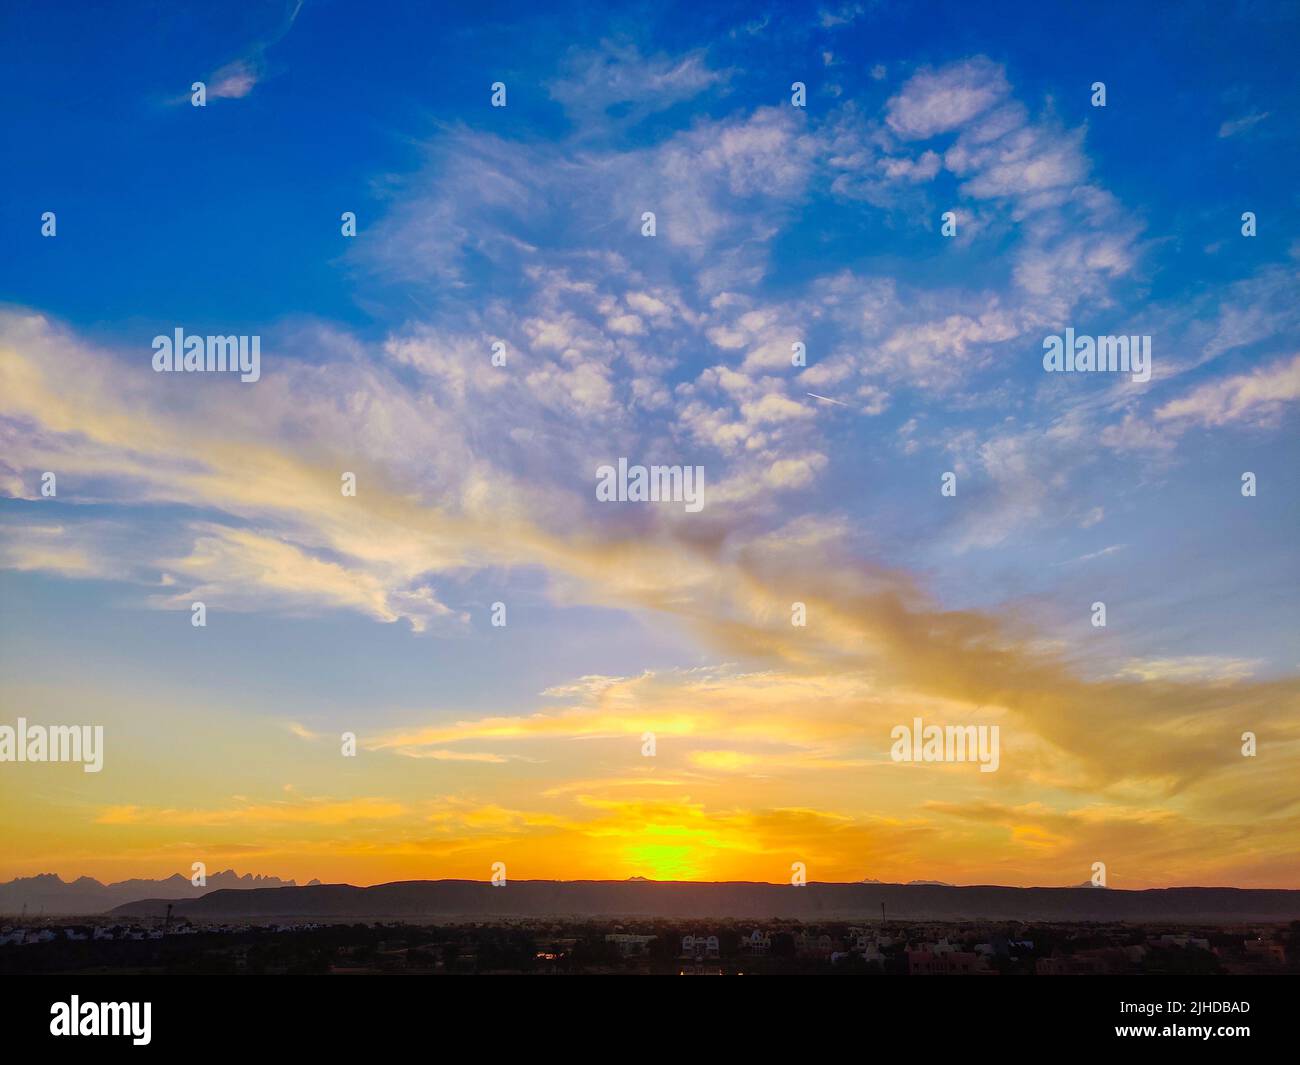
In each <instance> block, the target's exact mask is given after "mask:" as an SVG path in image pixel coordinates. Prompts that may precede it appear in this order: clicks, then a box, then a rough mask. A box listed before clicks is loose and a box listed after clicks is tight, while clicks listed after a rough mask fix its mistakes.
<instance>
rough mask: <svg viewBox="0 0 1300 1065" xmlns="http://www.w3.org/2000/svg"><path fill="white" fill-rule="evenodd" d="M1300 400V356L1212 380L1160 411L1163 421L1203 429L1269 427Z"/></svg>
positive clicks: (1159, 409) (1158, 414)
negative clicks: (1241, 424)
mask: <svg viewBox="0 0 1300 1065" xmlns="http://www.w3.org/2000/svg"><path fill="white" fill-rule="evenodd" d="M1297 399H1300V355H1294V356H1291V357H1290V358H1288V359H1279V360H1277V361H1275V362H1272V363H1270V364H1269V365H1267V366H1260V367H1257V368H1256V369H1254V370H1251V371H1250V372H1248V373H1242V374H1236V375H1234V376H1232V377H1228V378H1225V379H1223V380H1218V381H1210V382H1207V383H1206V384H1203V385H1201V386H1199V387H1197V388H1195V389H1193V390H1192V391H1190V392H1188V393H1186V394H1185V395H1183V396H1180V397H1179V398H1178V399H1174V400H1170V401H1169V402H1168V403H1165V404H1163V405H1162V406H1160V407H1159V408H1157V409H1156V412H1155V413H1156V417H1157V418H1158V419H1159V420H1161V421H1173V422H1187V423H1190V424H1193V425H1200V426H1222V425H1229V424H1235V423H1243V424H1247V425H1259V424H1268V423H1271V422H1272V421H1274V420H1275V419H1276V418H1277V417H1278V416H1279V415H1280V413H1281V411H1282V408H1283V407H1284V406H1285V405H1286V404H1288V403H1293V402H1295V401H1296V400H1297Z"/></svg>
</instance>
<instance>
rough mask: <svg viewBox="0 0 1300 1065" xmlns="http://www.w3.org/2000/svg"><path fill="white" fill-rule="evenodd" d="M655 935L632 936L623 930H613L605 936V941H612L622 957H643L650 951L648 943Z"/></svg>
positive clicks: (652, 940)
mask: <svg viewBox="0 0 1300 1065" xmlns="http://www.w3.org/2000/svg"><path fill="white" fill-rule="evenodd" d="M657 938H658V937H657V936H634V935H629V934H627V933H624V932H613V933H610V934H609V935H607V936H606V937H605V942H606V943H613V944H614V945H615V946H617V947H618V952H619V954H621V955H622V956H623V957H624V958H643V957H645V955H646V954H648V953H649V952H650V944H651V943H653V942H654V941H655V939H657Z"/></svg>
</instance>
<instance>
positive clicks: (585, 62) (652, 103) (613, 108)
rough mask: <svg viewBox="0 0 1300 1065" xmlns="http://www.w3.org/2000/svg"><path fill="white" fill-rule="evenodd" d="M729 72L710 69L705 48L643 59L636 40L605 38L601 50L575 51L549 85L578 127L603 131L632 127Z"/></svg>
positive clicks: (687, 98) (551, 91)
mask: <svg viewBox="0 0 1300 1065" xmlns="http://www.w3.org/2000/svg"><path fill="white" fill-rule="evenodd" d="M726 76H727V75H726V74H725V73H724V72H721V71H716V70H711V69H710V68H709V66H708V63H707V61H706V58H705V54H704V52H703V51H695V52H690V53H687V54H686V55H681V56H667V55H664V54H662V53H660V54H658V55H655V56H649V57H645V56H642V55H641V53H640V51H639V50H638V48H637V46H636V45H635V44H634V43H631V42H622V43H619V42H616V41H610V40H607V41H603V42H602V43H601V45H600V47H599V48H597V49H593V50H584V49H578V48H575V49H573V50H571V51H570V53H569V55H568V56H567V57H566V59H565V61H564V73H563V75H562V76H561V77H559V78H557V79H555V80H554V81H552V82H550V83H549V84H548V86H547V88H548V90H549V91H550V94H551V97H552V98H553V99H554V100H556V101H558V102H559V103H560V104H562V105H563V107H564V109H565V110H566V111H567V112H568V113H569V115H570V117H572V118H573V119H574V121H575V122H577V123H579V125H580V126H588V125H592V126H595V127H597V129H599V130H602V131H603V130H604V129H605V128H607V127H608V126H609V125H611V124H620V125H634V124H635V123H637V122H639V121H640V120H641V119H643V118H645V117H647V116H648V115H651V114H653V113H654V112H656V111H662V110H665V109H666V108H669V107H672V106H673V105H674V104H678V103H681V102H683V101H685V100H689V99H691V98H693V97H695V96H698V95H699V94H700V93H701V92H704V91H705V90H706V89H708V88H710V87H712V86H714V85H717V84H719V83H721V82H723V81H724V80H725V79H726ZM583 132H588V131H585V130H584V131H583Z"/></svg>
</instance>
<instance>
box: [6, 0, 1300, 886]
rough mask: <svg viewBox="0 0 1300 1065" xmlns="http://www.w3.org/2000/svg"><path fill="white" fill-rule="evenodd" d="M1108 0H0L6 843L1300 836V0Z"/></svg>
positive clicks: (106, 862)
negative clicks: (43, 748) (239, 363)
mask: <svg viewBox="0 0 1300 1065" xmlns="http://www.w3.org/2000/svg"><path fill="white" fill-rule="evenodd" d="M1059 6H1061V7H1062V8H1065V7H1067V6H1068V8H1069V10H1068V11H1066V10H1062V11H1060V12H1057V13H1055V14H1045V13H1043V12H1041V11H1040V10H1039V9H1038V5H1034V4H1025V5H1023V6H1018V5H1008V6H1006V7H999V8H997V9H996V10H984V9H983V8H982V7H981V6H980V5H970V4H968V3H961V4H954V5H952V7H951V8H950V9H944V8H943V7H942V6H939V7H936V6H935V5H928V6H927V7H924V8H921V7H917V6H914V5H911V4H908V3H871V2H868V0H863V2H862V3H861V4H855V3H851V2H850V3H841V2H838V0H832V2H830V3H827V4H825V5H823V6H817V5H816V4H805V5H782V4H773V5H763V4H755V3H745V4H734V5H728V4H722V3H719V4H707V5H701V4H667V5H665V4H662V3H656V4H644V5H633V6H625V7H624V9H623V13H621V14H614V13H611V12H610V11H609V10H608V5H603V4H580V5H564V4H558V5H543V6H538V5H524V4H518V5H502V4H493V3H477V4H473V5H468V6H462V8H460V9H457V10H451V9H447V8H445V7H443V6H439V7H437V8H434V7H426V6H424V5H416V4H400V5H399V4H389V3H383V2H378V3H371V4H366V5H364V6H363V7H356V6H353V5H345V4H341V3H330V2H321V3H314V2H312V0H307V2H305V3H303V4H301V5H297V4H295V3H292V2H290V3H287V4H280V3H275V4H262V5H258V4H247V5H244V4H239V5H218V4H191V3H184V4H176V5H166V6H163V7H160V6H158V5H154V4H128V5H122V6H121V7H119V6H117V5H114V6H112V7H111V8H110V7H105V8H104V9H102V10H95V9H90V10H80V11H77V12H76V14H75V15H73V14H70V13H69V12H68V11H67V10H60V9H59V8H58V6H57V5H32V6H30V7H28V8H26V9H24V10H17V9H16V5H6V9H5V10H4V12H3V13H0V51H2V52H3V56H4V62H3V63H0V96H2V97H3V99H4V102H5V103H4V108H3V113H2V117H0V124H3V136H2V137H0V159H2V160H3V173H4V186H5V188H4V194H3V196H0V233H2V234H3V238H4V239H3V246H4V254H2V255H0V299H2V300H3V301H4V302H3V303H0V725H13V724H14V723H15V722H16V720H17V718H19V717H25V718H26V719H27V720H28V721H30V722H32V723H34V724H90V725H102V726H103V727H104V731H105V755H104V768H103V770H102V772H99V773H85V772H83V771H82V767H81V766H79V765H67V764H32V763H23V764H17V763H3V764H0V879H9V878H11V877H15V876H30V875H33V874H36V873H47V872H52V873H58V874H60V875H62V876H63V877H65V878H73V877H76V876H81V875H89V876H94V877H96V878H98V879H101V880H105V881H107V880H118V879H123V878H128V877H137V876H143V877H164V876H168V875H170V874H172V873H176V872H184V873H186V874H187V875H188V874H189V871H190V868H191V864H192V863H193V862H196V861H202V862H204V863H206V865H207V867H208V869H209V870H210V871H215V870H217V869H224V868H227V867H234V868H235V869H236V870H237V871H239V872H240V873H244V872H251V873H260V874H271V875H277V876H281V877H294V878H297V879H298V880H299V881H304V880H307V879H310V878H313V877H316V878H319V879H321V880H324V881H327V882H330V881H348V882H352V883H358V884H371V883H380V882H383V881H389V880H399V879H437V878H442V877H463V878H470V879H482V880H485V879H488V877H489V876H490V874H491V866H492V863H494V862H498V861H499V862H504V863H505V864H506V867H507V869H508V875H509V877H510V879H517V880H519V879H541V878H546V879H550V878H555V879H587V878H599V879H622V878H625V877H630V876H645V877H651V878H656V879H697V880H762V881H771V882H778V883H779V882H786V881H788V880H789V878H790V875H791V865H792V863H794V862H803V863H805V864H806V867H807V875H808V878H809V879H810V880H836V881H843V880H860V879H863V878H866V877H871V878H875V879H879V880H885V881H907V880H912V879H927V880H944V881H949V882H954V883H960V884H977V883H984V884H987V883H997V884H1011V885H1031V884H1042V885H1066V884H1079V883H1083V882H1085V881H1087V880H1088V879H1089V878H1090V876H1091V867H1092V865H1093V863H1094V862H1104V863H1105V865H1106V868H1107V871H1108V872H1107V876H1108V882H1109V884H1110V886H1112V887H1119V888H1146V887H1160V886H1170V885H1191V884H1206V885H1234V886H1241V887H1289V888H1300V787H1298V786H1297V781H1300V650H1298V640H1297V638H1298V637H1300V606H1298V605H1297V603H1298V600H1297V589H1298V588H1300V565H1298V564H1297V529H1298V528H1300V506H1298V503H1300V472H1298V470H1297V456H1298V454H1300V448H1298V447H1297V444H1298V443H1300V439H1298V436H1297V425H1298V419H1297V410H1296V405H1297V401H1298V400H1300V340H1297V337H1298V336H1300V284H1298V283H1297V278H1298V276H1300V274H1298V269H1300V233H1298V232H1297V228H1296V225H1295V219H1296V217H1297V210H1298V209H1300V204H1297V200H1296V189H1297V187H1300V185H1298V183H1297V178H1298V177H1300V166H1298V165H1297V164H1298V163H1300V153H1298V152H1297V136H1296V122H1295V117H1294V116H1295V113H1296V107H1297V105H1298V104H1300V91H1298V88H1300V78H1298V76H1297V67H1296V63H1295V48H1296V46H1297V43H1300V23H1298V22H1297V18H1298V16H1297V12H1296V8H1295V5H1294V4H1288V3H1258V4H1242V5H1227V4H1223V5H1217V4H1200V3H1193V4H1188V5H1186V6H1185V10H1183V9H1182V7H1183V6H1182V5H1180V11H1181V13H1180V14H1178V15H1177V16H1175V15H1172V14H1168V13H1162V12H1158V11H1156V10H1155V9H1154V8H1155V6H1154V5H1151V6H1148V5H1134V4H1131V3H1124V4H1118V3H1100V4H1087V5H1059ZM1067 45H1068V47H1067ZM195 81H204V82H205V84H206V86H207V94H208V99H207V106H206V107H202V108H199V107H193V106H191V102H190V95H191V88H190V87H191V84H192V83H193V82H195ZM796 81H798V82H803V83H804V84H805V85H806V92H807V98H806V104H807V106H806V107H796V106H793V104H792V101H791V85H792V83H794V82H796ZM494 82H503V83H504V84H505V86H506V92H507V105H506V106H505V107H493V106H492V105H491V86H492V84H493V83H494ZM1095 82H1104V83H1105V86H1106V97H1107V98H1106V106H1105V107H1096V106H1093V104H1092V98H1093V96H1094V92H1093V88H1092V86H1093V84H1094V83H1095ZM347 211H351V212H355V214H356V219H357V232H356V236H355V237H345V236H344V235H342V233H341V231H340V227H341V222H340V216H341V215H342V214H343V212H347ZM647 211H650V212H654V213H655V216H656V225H657V232H656V234H655V235H654V236H653V237H647V236H644V235H643V234H642V216H643V213H644V212H647ZM946 211H951V212H954V213H955V215H956V218H957V234H956V236H955V237H945V236H943V235H942V233H941V225H942V223H941V215H942V214H943V213H944V212H946ZM44 212H54V213H55V215H56V218H57V234H56V235H55V236H53V237H46V236H42V233H41V227H42V222H41V216H42V214H43V213H44ZM1244 212H1252V213H1253V214H1254V215H1255V216H1256V220H1257V235H1256V236H1253V237H1247V236H1243V234H1242V226H1243V223H1242V215H1243V213H1244ZM177 328H183V329H184V330H185V332H186V333H189V334H199V335H206V334H223V335H237V334H243V335H257V336H260V338H261V359H262V362H261V379H260V380H259V381H257V382H256V383H241V382H240V381H239V379H238V377H236V376H233V375H228V374H211V373H189V374H184V373H171V374H162V373H155V372H154V371H153V369H152V366H151V360H152V356H153V349H152V346H151V345H152V341H153V338H154V337H155V336H156V335H158V334H166V335H170V334H172V332H173V331H174V330H175V329H177ZM1066 328H1072V329H1074V330H1075V331H1076V333H1079V334H1088V335H1107V334H1123V335H1149V336H1150V337H1151V338H1152V352H1153V356H1152V358H1153V366H1152V374H1151V379H1150V381H1149V382H1146V383H1137V382H1134V381H1132V380H1131V379H1130V378H1129V377H1128V376H1127V375H1120V374H1111V373H1093V374H1086V373H1054V374H1048V373H1045V372H1044V369H1043V365H1042V356H1043V340H1044V338H1045V337H1046V336H1048V335H1052V334H1060V333H1063V332H1064V330H1065V329H1066ZM495 341H501V342H503V343H504V345H505V352H506V364H505V365H504V366H496V365H493V362H492V345H493V343H494V342H495ZM795 342H802V343H804V344H805V345H806V348H807V365H806V367H798V366H793V365H792V364H791V346H792V344H794V343H795ZM620 457H625V458H627V459H628V461H629V462H631V463H644V464H647V465H648V464H651V463H655V464H669V465H671V464H682V465H691V466H701V467H702V468H703V470H704V499H705V505H704V506H703V509H702V510H700V511H699V512H698V513H690V512H688V511H687V510H686V509H685V508H684V507H683V505H682V504H681V503H680V502H678V503H671V502H669V503H635V502H624V503H617V502H616V503H610V502H599V501H598V500H597V498H596V492H595V487H596V481H597V474H596V471H597V468H598V467H599V466H601V465H603V464H607V463H617V461H618V460H619V458H620ZM47 471H49V472H53V473H55V474H56V476H57V494H56V495H55V496H54V497H53V498H49V497H46V496H43V495H42V492H41V484H42V475H43V473H45V472H47ZM345 471H346V472H353V473H355V475H356V479H357V493H356V496H355V498H352V497H347V496H344V495H343V494H342V493H341V491H340V478H341V475H342V474H343V473H344V472H345ZM949 472H951V473H954V474H955V476H956V482H955V483H956V485H957V492H956V495H955V496H951V497H945V496H943V495H941V493H940V486H941V478H942V477H943V475H944V474H945V473H949ZM1245 472H1251V473H1253V474H1255V478H1256V483H1257V494H1256V495H1254V496H1253V497H1252V496H1244V495H1243V494H1242V474H1243V473H1245ZM196 601H202V602H203V603H204V604H205V605H206V608H207V625H206V627H202V628H197V627H194V626H193V625H192V624H191V604H192V603H193V602H196ZM498 602H499V603H504V604H505V608H506V617H507V623H506V625H505V626H504V627H496V626H493V624H492V613H493V604H494V603H498ZM1095 602H1104V603H1105V605H1106V611H1107V624H1106V627H1104V628H1098V627H1095V626H1094V625H1093V624H1092V620H1091V618H1092V604H1093V603H1095ZM793 603H803V604H805V606H806V611H807V624H806V626H803V627H798V626H795V625H792V623H791V605H792V604H793ZM917 717H920V718H921V719H923V721H924V722H925V724H927V725H928V724H940V725H946V724H962V725H965V724H972V725H989V726H992V725H997V726H998V727H999V729H1000V736H1001V743H1000V746H1001V754H1000V764H999V767H998V769H997V771H996V772H989V773H982V772H980V771H979V767H978V766H977V765H975V764H972V763H964V764H962V763H956V764H953V763H949V764H942V763H930V764H905V763H897V762H895V761H893V760H892V759H891V757H890V749H891V738H890V733H891V729H893V728H894V727H895V726H897V725H903V724H907V725H910V724H911V722H912V721H913V719H914V718H917ZM345 731H351V732H354V733H355V734H356V736H357V743H358V748H359V750H358V753H357V755H356V757H344V756H343V755H342V754H341V751H340V736H341V734H342V733H343V732H345ZM1246 731H1250V732H1253V733H1255V734H1256V736H1257V740H1258V753H1257V754H1256V755H1255V756H1254V757H1245V756H1243V753H1242V739H1241V737H1242V733H1243V732H1246ZM646 732H652V733H654V736H655V753H654V755H653V757H647V756H646V755H644V754H643V753H642V748H643V734H644V733H646Z"/></svg>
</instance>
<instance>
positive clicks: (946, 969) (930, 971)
mask: <svg viewBox="0 0 1300 1065" xmlns="http://www.w3.org/2000/svg"><path fill="white" fill-rule="evenodd" d="M907 975H908V976H996V975H997V973H996V971H995V970H993V969H990V968H989V967H988V962H987V961H986V959H984V958H982V957H980V956H979V955H978V954H969V953H967V952H966V951H962V950H952V949H948V950H945V951H942V952H935V951H933V950H909V951H908V952H907Z"/></svg>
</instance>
